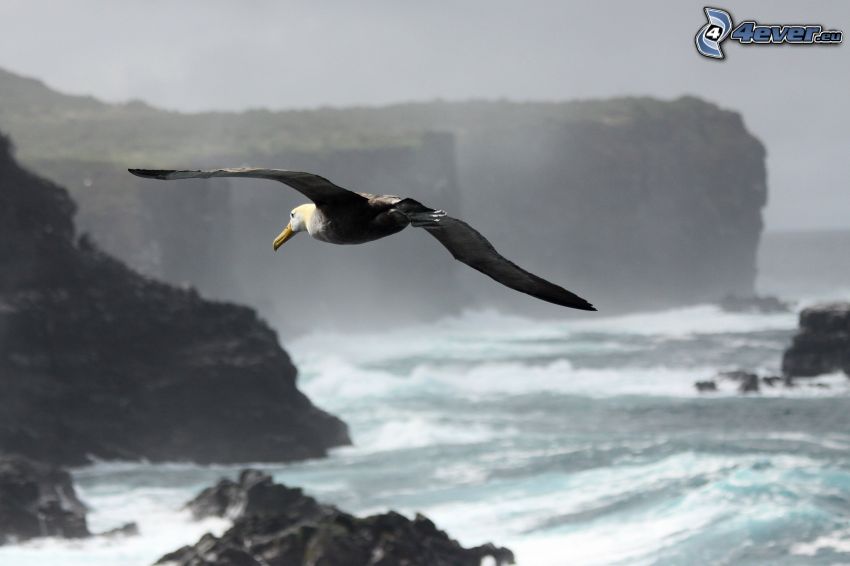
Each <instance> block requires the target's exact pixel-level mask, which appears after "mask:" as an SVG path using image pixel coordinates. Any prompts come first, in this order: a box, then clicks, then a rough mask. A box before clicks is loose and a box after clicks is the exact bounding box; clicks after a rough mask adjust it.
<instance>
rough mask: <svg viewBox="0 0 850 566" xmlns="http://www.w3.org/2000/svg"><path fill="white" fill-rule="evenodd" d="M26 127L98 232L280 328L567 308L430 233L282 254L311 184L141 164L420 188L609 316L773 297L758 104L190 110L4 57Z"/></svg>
mask: <svg viewBox="0 0 850 566" xmlns="http://www.w3.org/2000/svg"><path fill="white" fill-rule="evenodd" d="M4 124H5V125H7V127H8V128H10V131H12V132H13V133H15V134H16V135H19V136H20V138H21V142H20V143H21V146H22V150H21V151H22V155H23V156H24V158H25V159H26V161H27V163H38V167H39V170H44V171H47V172H48V173H49V175H50V176H51V178H53V179H58V180H61V181H62V182H63V183H68V184H70V185H71V188H72V191H73V194H74V195H75V197H76V198H77V199H78V200H79V202H80V203H81V212H80V219H81V222H82V223H83V226H84V227H85V228H86V229H89V230H91V231H92V233H93V234H94V237H95V239H96V241H98V242H101V243H103V245H104V246H105V247H106V248H107V249H108V250H109V251H111V252H113V253H116V254H119V256H120V257H122V258H126V259H128V260H130V261H131V262H132V263H133V265H134V266H137V267H139V268H142V269H145V270H146V272H148V273H152V274H157V275H161V276H163V277H165V278H166V279H167V280H169V281H173V282H178V283H179V282H184V281H190V282H192V283H193V284H195V285H196V286H198V287H199V288H201V289H202V290H204V291H205V292H210V293H213V294H215V295H216V296H219V297H224V298H230V299H240V300H245V301H248V302H250V303H251V304H253V305H255V306H257V307H259V308H260V309H261V310H262V312H264V313H266V314H267V315H268V316H270V317H273V319H274V321H275V324H276V325H278V327H280V328H291V327H298V328H301V329H304V328H308V327H309V328H315V327H316V326H317V325H318V326H321V325H326V324H330V323H339V322H341V321H345V324H347V325H348V326H349V327H355V328H359V327H362V326H364V325H369V324H370V322H372V319H373V318H375V317H376V316H378V315H381V320H379V321H378V322H385V321H386V320H388V319H389V320H393V321H397V320H402V319H407V320H418V319H421V318H422V317H425V316H439V315H443V314H447V313H455V312H457V311H458V310H459V309H460V308H463V307H465V306H469V307H482V306H485V307H486V306H490V307H492V306H496V307H499V308H502V309H512V310H519V311H523V312H529V311H531V312H533V313H538V314H551V315H560V314H562V311H559V310H554V311H553V309H552V308H551V306H548V305H538V304H537V303H536V302H534V301H533V300H532V299H529V298H527V297H524V296H520V295H517V294H515V293H511V292H510V291H508V290H505V289H503V288H501V287H500V286H498V285H496V284H495V283H492V282H490V281H489V280H487V279H486V278H482V277H481V276H480V275H479V274H477V273H472V272H471V271H470V270H468V269H467V268H465V267H463V266H458V265H454V264H453V263H452V262H451V260H450V258H449V256H448V254H446V253H445V251H444V250H442V249H439V247H438V246H437V245H436V244H435V242H433V241H432V240H431V239H430V238H428V237H427V236H425V235H423V234H418V233H416V231H414V230H408V231H405V232H403V233H401V234H399V235H398V236H397V237H394V238H392V239H388V240H384V241H379V242H375V243H372V244H369V245H368V246H360V247H355V248H348V247H347V248H343V249H335V248H334V247H333V246H327V245H322V244H319V243H316V242H305V241H298V242H294V243H292V244H290V245H288V246H287V249H284V251H283V252H282V253H281V254H280V256H278V257H275V256H273V255H272V254H271V251H270V245H269V242H270V238H272V237H273V236H274V234H276V233H277V232H278V230H279V228H280V224H281V223H282V222H284V220H285V217H286V214H287V212H288V210H289V209H290V208H291V207H292V206H293V205H295V204H298V203H300V202H301V200H302V199H300V198H299V197H298V195H296V194H292V193H291V192H287V191H286V189H285V188H282V187H277V186H268V184H263V183H260V182H253V183H248V182H243V183H235V182H234V183H231V184H228V183H226V182H224V183H222V184H218V185H212V184H210V185H203V184H202V183H201V182H199V183H198V184H196V186H195V187H194V188H193V187H191V186H189V185H186V186H185V187H184V189H185V190H183V189H179V188H178V187H170V188H169V189H166V188H164V187H161V186H156V185H155V184H151V183H149V184H148V185H145V186H142V185H140V184H139V183H140V181H139V180H137V179H134V178H130V177H129V176H127V175H123V169H124V168H125V167H128V166H133V167H171V166H180V167H186V166H221V165H255V166H266V167H286V168H291V169H297V168H303V169H308V170H311V171H315V172H317V173H320V174H323V175H325V176H328V177H330V178H331V179H333V180H334V181H336V182H338V183H339V184H342V185H343V186H347V187H350V188H352V189H355V190H361V191H369V192H387V193H394V194H403V195H410V196H413V197H415V198H417V199H419V200H421V201H423V202H425V203H428V204H432V205H433V206H436V207H441V208H444V209H446V210H448V211H449V212H450V213H452V214H455V215H458V216H462V217H464V218H466V219H468V220H469V221H470V222H471V223H472V224H473V225H475V226H476V227H477V228H479V229H480V230H481V231H482V232H483V233H484V234H485V235H486V236H488V237H489V238H490V239H491V240H492V241H493V243H494V244H495V245H496V247H497V249H499V250H500V251H502V252H503V253H505V254H506V255H508V256H509V257H511V258H512V259H514V260H515V261H517V262H518V263H520V264H521V265H523V266H524V267H527V268H529V269H531V270H533V271H536V272H539V273H540V274H541V275H543V276H544V277H548V278H552V279H554V280H556V281H557V282H558V283H561V284H563V285H564V286H566V287H568V288H570V289H573V290H575V291H576V292H578V293H579V294H580V295H582V296H585V295H587V296H588V297H589V298H590V299H591V300H592V302H593V303H594V304H596V305H597V306H598V307H599V308H600V310H602V311H603V312H605V311H607V312H612V311H615V310H634V309H640V308H650V307H662V306H671V305H681V304H687V303H695V302H703V301H707V300H710V301H713V300H717V299H719V298H720V297H723V296H725V295H728V294H735V295H741V296H747V295H751V294H752V293H753V285H754V279H755V253H756V249H757V246H758V243H759V238H760V235H761V230H762V220H761V209H762V207H763V206H764V204H765V201H766V194H767V189H766V180H765V165H764V158H765V151H764V148H763V146H762V145H761V143H760V142H759V141H758V140H757V139H756V138H755V137H754V136H753V135H752V134H751V133H750V132H749V131H748V130H747V129H746V127H745V125H744V123H743V120H742V118H741V116H740V115H739V114H737V113H735V112H732V111H729V110H724V109H721V108H718V107H717V106H715V105H713V104H710V103H708V102H704V101H701V100H699V99H696V98H693V97H683V98H680V99H676V100H672V101H660V100H654V99H648V98H621V99H611V100H601V101H575V102H563V103H511V102H487V101H476V102H464V103H442V102H435V103H415V104H399V105H393V106H387V107H383V108H350V109H320V110H313V111H290V112H270V111H249V112H244V113H204V114H179V113H173V112H164V111H161V110H157V109H155V108H152V107H149V106H146V105H144V104H141V103H131V104H125V105H108V104H104V103H102V102H99V101H96V100H94V99H91V98H87V97H71V96H65V95H61V94H59V93H55V92H53V91H51V90H50V89H48V88H47V87H45V86H44V85H43V84H40V83H38V82H37V81H32V80H29V79H23V78H21V77H16V76H14V75H11V74H9V73H2V72H0V127H2V126H3V125H4ZM181 190H183V192H182V193H181V192H180V191H181ZM204 191H207V192H208V193H209V194H207V195H206V196H204V195H203V194H202V193H203V192H204ZM210 191H212V192H210ZM213 193H215V194H213ZM175 217H178V218H179V219H180V220H181V221H179V222H177V224H179V225H180V227H179V228H175ZM283 286H286V288H287V293H286V294H284V293H282V292H281V291H280V289H281V287H283ZM435 290H437V291H438V292H435ZM339 297H350V298H351V300H347V301H340V300H338V298H339ZM376 305H377V306H378V307H379V308H375V307H376ZM305 321H309V323H305ZM372 323H373V322H372Z"/></svg>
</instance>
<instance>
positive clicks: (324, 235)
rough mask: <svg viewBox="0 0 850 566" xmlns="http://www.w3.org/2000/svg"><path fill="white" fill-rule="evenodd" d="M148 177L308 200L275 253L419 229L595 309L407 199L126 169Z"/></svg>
mask: <svg viewBox="0 0 850 566" xmlns="http://www.w3.org/2000/svg"><path fill="white" fill-rule="evenodd" d="M129 171H130V173H132V174H133V175H136V176H138V177H146V178H149V179H161V180H168V181H170V180H175V179H197V178H201V179H207V178H210V177H248V178H254V179H268V180H272V181H279V182H281V183H283V184H285V185H288V186H290V187H292V188H293V189H295V190H296V191H298V192H299V193H301V194H302V195H304V196H305V197H307V198H308V199H310V200H311V201H313V202H312V203H310V204H302V205H301V206H297V207H295V208H294V209H292V212H290V213H289V223H288V224H287V225H286V227H285V228H284V229H283V231H282V232H281V233H280V235H278V237H277V238H275V239H274V250H275V251H277V250H278V248H280V247H281V246H282V245H283V244H285V243H286V242H287V241H288V240H289V239H290V238H292V237H293V236H295V235H296V234H298V233H299V232H307V233H308V234H310V236H312V237H313V238H315V239H317V240H321V241H323V242H330V243H332V244H362V243H365V242H370V241H372V240H377V239H379V238H384V237H386V236H390V235H392V234H395V233H396V232H400V231H401V230H403V229H404V228H406V227H407V226H408V225H410V226H414V227H417V228H423V229H424V230H425V231H426V232H428V233H429V234H431V235H432V236H433V237H435V238H436V239H437V241H439V242H440V243H441V244H442V245H443V246H445V248H446V249H447V250H449V252H451V254H452V255H453V256H454V258H455V259H457V260H458V261H461V262H463V263H465V264H466V265H468V266H470V267H472V268H473V269H477V270H478V271H480V272H481V273H483V274H485V275H487V276H489V277H491V278H492V279H495V280H496V281H498V282H499V283H501V284H502V285H505V286H506V287H510V288H511V289H514V290H516V291H519V292H521V293H526V294H528V295H531V296H532V297H536V298H538V299H541V300H543V301H548V302H550V303H555V304H556V305H561V306H564V307H570V308H574V309H580V310H586V311H595V310H596V309H595V308H594V307H593V305H591V304H590V303H588V302H587V301H586V300H584V299H582V298H581V297H579V296H578V295H576V294H575V293H571V292H570V291H567V290H566V289H564V288H563V287H559V286H558V285H555V284H554V283H550V282H549V281H546V280H545V279H543V278H541V277H538V276H537V275H534V274H533V273H529V272H528V271H526V270H524V269H522V268H521V267H519V266H518V265H516V264H515V263H513V262H512V261H510V260H508V259H506V258H505V257H503V256H502V255H501V254H499V252H497V251H496V249H495V248H494V247H493V245H492V244H491V243H490V242H489V241H487V239H486V238H485V237H484V236H482V235H481V234H479V233H478V231H477V230H475V229H474V228H473V227H472V226H470V225H469V224H467V223H466V222H464V221H462V220H458V219H457V218H452V217H451V216H448V215H446V213H445V212H444V211H442V210H435V209H432V208H428V207H427V206H425V205H423V204H422V203H420V202H418V201H416V200H413V199H411V198H402V197H397V196H392V195H372V194H369V193H356V192H353V191H349V190H348V189H344V188H342V187H339V186H337V185H335V184H333V183H332V182H330V181H329V180H327V179H325V178H324V177H320V176H319V175H314V174H312V173H304V172H299V171H287V170H285V169H258V168H250V167H245V168H237V169H212V170H207V171H178V170H173V169H129Z"/></svg>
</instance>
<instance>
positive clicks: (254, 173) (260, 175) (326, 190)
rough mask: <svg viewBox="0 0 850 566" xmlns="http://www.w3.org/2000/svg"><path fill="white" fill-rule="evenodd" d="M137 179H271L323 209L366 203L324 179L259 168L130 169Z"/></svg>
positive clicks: (317, 176) (304, 174)
mask: <svg viewBox="0 0 850 566" xmlns="http://www.w3.org/2000/svg"><path fill="white" fill-rule="evenodd" d="M128 171H130V173H132V174H133V175H136V176H137V177H146V178H148V179H162V180H168V181H170V180H174V179H208V178H210V177H248V178H254V179H269V180H271V181H279V182H281V183H283V184H285V185H289V186H290V187H292V188H293V189H295V190H296V191H298V192H299V193H301V194H302V195H304V196H305V197H307V198H308V199H310V200H311V201H313V202H314V203H316V206H320V207H321V206H323V205H337V204H341V205H346V204H353V203H365V202H366V199H365V198H364V197H362V196H361V195H359V194H357V193H355V192H353V191H349V190H348V189H344V188H342V187H340V186H337V185H334V184H333V183H331V182H330V181H328V180H327V179H325V178H324V177H320V176H319V175H314V174H313V173H304V172H302V171H288V170H286V169H258V168H256V167H240V168H234V169H209V170H206V171H200V170H194V171H188V170H186V171H180V170H174V169H128Z"/></svg>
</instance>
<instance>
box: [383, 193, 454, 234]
mask: <svg viewBox="0 0 850 566" xmlns="http://www.w3.org/2000/svg"><path fill="white" fill-rule="evenodd" d="M395 208H396V209H397V210H400V211H401V212H403V213H404V215H405V216H407V219H408V220H410V225H411V226H413V227H414V228H422V227H425V226H436V225H437V224H439V222H440V218H442V217H444V216H445V215H446V211H445V210H434V209H433V208H428V207H427V206H425V205H424V204H422V203H421V202H419V201H417V200H414V199H412V198H406V199H402V200H400V201H398V202H397V203H396V205H395Z"/></svg>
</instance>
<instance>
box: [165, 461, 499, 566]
mask: <svg viewBox="0 0 850 566" xmlns="http://www.w3.org/2000/svg"><path fill="white" fill-rule="evenodd" d="M187 505H188V507H189V508H190V509H192V511H193V513H194V514H195V516H196V517H205V516H210V515H215V516H229V517H231V518H233V519H234V523H233V526H232V527H231V528H230V529H229V530H228V531H227V532H225V533H224V534H223V535H222V536H220V537H215V536H213V535H211V534H207V535H204V536H203V537H202V538H201V539H200V540H199V541H198V542H197V543H196V544H195V545H192V546H185V547H183V548H181V549H179V550H177V551H175V552H172V553H170V554H167V555H165V556H163V557H162V558H161V559H160V560H159V561H158V562H157V564H173V565H179V566H213V565H225V564H226V565H236V566H259V565H261V564H287V565H307V564H311V565H312V564H321V565H323V566H358V565H364V566H366V565H370V566H392V565H398V564H405V565H408V566H420V565H421V566H426V565H427V566H441V565H445V566H449V565H452V566H466V565H468V566H479V565H480V564H481V561H482V560H483V559H484V558H487V557H490V558H491V559H492V560H493V561H494V562H495V563H496V564H513V562H514V557H513V553H512V552H511V551H510V550H508V549H506V548H501V547H496V546H494V545H492V544H485V545H482V546H477V547H473V548H464V547H462V546H461V545H460V544H459V543H458V542H457V541H455V540H452V539H451V538H450V537H449V536H448V535H447V534H446V533H445V532H443V531H441V530H439V529H438V528H437V527H436V526H435V525H434V523H433V522H431V521H430V520H429V519H428V518H426V517H424V516H422V515H418V514H417V515H416V517H415V518H414V519H412V520H411V519H408V518H407V517H405V516H403V515H400V514H399V513H395V512H392V511H391V512H388V513H382V514H379V515H372V516H370V517H365V518H358V517H355V516H353V515H350V514H348V513H345V512H343V511H340V510H339V509H337V508H335V507H333V506H330V505H323V504H320V503H318V502H316V501H315V500H314V499H313V498H311V497H309V496H306V495H304V494H303V493H302V492H301V490H298V489H292V488H288V487H286V486H283V485H279V484H275V483H274V482H273V481H272V478H271V477H270V476H268V475H266V474H263V473H262V472H259V471H257V470H246V471H244V472H242V474H241V475H240V477H239V479H238V481H236V482H233V481H230V480H222V481H221V482H219V483H218V484H217V485H216V486H214V487H212V488H209V489H206V490H204V491H203V492H201V493H200V494H199V495H198V496H197V497H196V498H195V499H193V500H192V501H190V502H189V503H188V504H187Z"/></svg>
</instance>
